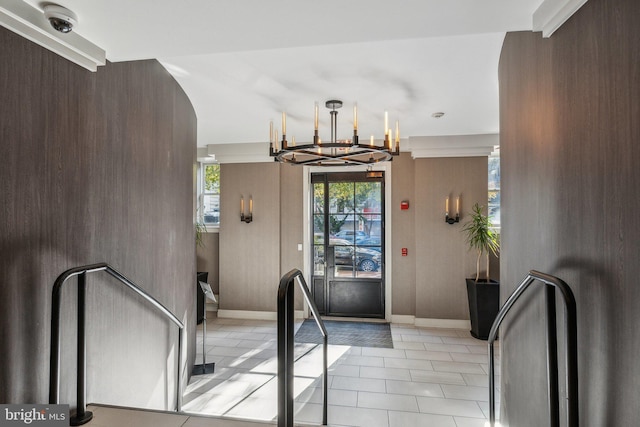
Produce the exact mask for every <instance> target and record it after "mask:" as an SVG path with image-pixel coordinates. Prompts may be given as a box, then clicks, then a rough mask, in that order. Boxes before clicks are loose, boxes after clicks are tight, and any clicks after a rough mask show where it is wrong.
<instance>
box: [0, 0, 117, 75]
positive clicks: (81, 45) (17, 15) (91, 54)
mask: <svg viewBox="0 0 640 427" xmlns="http://www.w3.org/2000/svg"><path fill="white" fill-rule="evenodd" d="M0 25H2V26H3V27H5V28H7V29H8V30H10V31H13V32H14V33H16V34H18V35H20V36H22V37H24V38H26V39H28V40H31V41H32V42H34V43H36V44H38V45H40V46H42V47H44V48H46V49H49V50H50V51H52V52H54V53H56V54H58V55H60V56H62V57H63V58H65V59H68V60H69V61H71V62H74V63H76V64H78V65H80V66H81V67H84V68H86V69H87V70H90V71H96V70H97V69H98V66H100V65H105V63H106V53H105V51H104V50H103V49H101V48H100V47H98V46H96V45H94V44H93V43H91V42H90V41H89V40H87V39H85V38H83V37H81V36H80V35H78V34H77V33H75V32H70V33H67V34H62V33H60V32H58V31H56V30H54V29H53V28H52V27H51V25H49V22H47V19H46V18H45V17H44V13H43V12H42V11H41V10H39V9H36V8H35V7H33V6H31V5H30V4H28V3H25V2H23V1H22V0H18V1H16V0H0Z"/></svg>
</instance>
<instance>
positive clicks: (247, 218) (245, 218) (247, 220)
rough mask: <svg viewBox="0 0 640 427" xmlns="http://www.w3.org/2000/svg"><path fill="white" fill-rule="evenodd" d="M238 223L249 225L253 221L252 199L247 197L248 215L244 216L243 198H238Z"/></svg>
mask: <svg viewBox="0 0 640 427" xmlns="http://www.w3.org/2000/svg"><path fill="white" fill-rule="evenodd" d="M240 221H242V222H245V223H247V224H249V223H250V222H251V221H253V197H251V196H249V215H245V214H244V196H240Z"/></svg>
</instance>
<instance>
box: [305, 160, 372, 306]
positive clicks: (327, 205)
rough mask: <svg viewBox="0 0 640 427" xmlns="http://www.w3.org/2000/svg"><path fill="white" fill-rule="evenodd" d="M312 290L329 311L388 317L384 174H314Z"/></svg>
mask: <svg viewBox="0 0 640 427" xmlns="http://www.w3.org/2000/svg"><path fill="white" fill-rule="evenodd" d="M311 183H312V191H313V202H312V203H313V206H312V212H313V231H312V232H313V239H312V241H313V248H312V253H313V266H314V269H313V276H312V283H313V286H312V287H313V296H314V300H315V303H316V305H317V306H318V309H319V310H320V311H321V312H322V314H324V315H327V316H353V317H377V318H384V304H385V301H384V175H383V174H377V175H376V176H375V177H370V178H368V177H367V173H366V172H345V173H318V174H312V175H311Z"/></svg>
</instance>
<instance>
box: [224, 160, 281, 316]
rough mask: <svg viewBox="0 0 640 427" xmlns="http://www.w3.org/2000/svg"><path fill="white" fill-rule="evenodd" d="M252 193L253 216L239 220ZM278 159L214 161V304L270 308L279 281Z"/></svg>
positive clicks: (247, 207) (275, 295)
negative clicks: (217, 210) (216, 263)
mask: <svg viewBox="0 0 640 427" xmlns="http://www.w3.org/2000/svg"><path fill="white" fill-rule="evenodd" d="M241 196H244V201H245V211H246V212H248V211H249V197H250V196H253V222H251V223H249V224H246V223H244V222H241V221H240V197H241ZM280 197H281V195H280V164H278V163H238V164H223V165H221V166H220V305H219V307H220V309H222V310H249V311H271V312H275V311H276V297H277V289H278V283H279V281H280V259H281V257H280V218H281V212H280Z"/></svg>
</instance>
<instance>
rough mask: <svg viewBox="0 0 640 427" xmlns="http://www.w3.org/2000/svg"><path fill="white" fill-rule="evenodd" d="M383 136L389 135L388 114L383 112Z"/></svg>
mask: <svg viewBox="0 0 640 427" xmlns="http://www.w3.org/2000/svg"><path fill="white" fill-rule="evenodd" d="M384 135H385V136H387V135H389V113H387V112H386V111H385V112H384Z"/></svg>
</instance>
